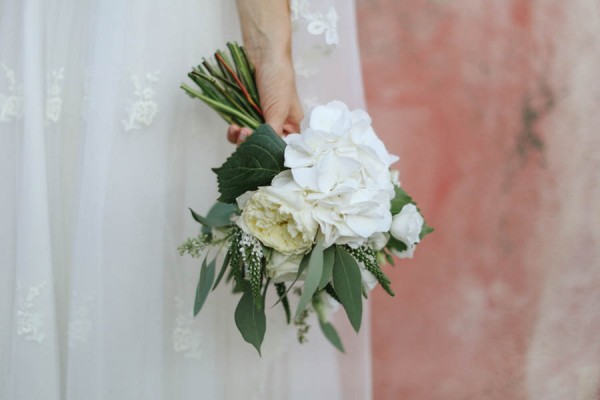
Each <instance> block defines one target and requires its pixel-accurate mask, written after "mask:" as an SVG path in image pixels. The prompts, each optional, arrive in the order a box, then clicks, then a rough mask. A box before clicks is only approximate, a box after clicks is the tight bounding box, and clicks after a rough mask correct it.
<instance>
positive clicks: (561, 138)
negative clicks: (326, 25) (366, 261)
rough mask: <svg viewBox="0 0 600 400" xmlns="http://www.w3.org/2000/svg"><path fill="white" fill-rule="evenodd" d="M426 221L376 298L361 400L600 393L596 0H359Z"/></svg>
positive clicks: (370, 68)
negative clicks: (367, 396) (369, 388)
mask: <svg viewBox="0 0 600 400" xmlns="http://www.w3.org/2000/svg"><path fill="white" fill-rule="evenodd" d="M358 19H359V29H360V42H361V50H362V59H363V70H364V77H365V84H366V91H367V100H368V104H369V109H370V112H371V114H372V115H373V118H374V124H375V127H376V128H377V130H378V133H379V134H380V135H381V136H382V137H383V138H384V140H385V141H386V143H388V146H389V147H390V148H391V150H392V151H393V152H395V153H396V154H399V155H400V156H401V161H400V162H399V167H400V169H401V180H402V183H403V185H404V186H405V187H406V189H407V190H408V191H409V192H410V193H411V194H413V195H414V197H415V198H416V199H417V200H418V201H419V205H420V207H421V208H422V210H423V211H424V213H425V215H426V216H427V217H428V220H429V222H430V224H431V225H433V226H435V227H436V228H437V231H436V232H435V233H434V234H433V235H431V236H429V237H428V238H427V240H426V241H425V242H424V243H423V244H422V246H421V247H420V248H419V249H418V250H417V254H416V258H415V259H414V260H412V261H404V262H401V263H399V264H398V265H397V267H396V268H395V269H394V270H393V271H392V272H391V277H392V280H393V282H394V288H395V290H396V293H397V295H396V297H395V298H389V297H387V295H385V293H384V292H383V291H381V290H378V291H377V292H376V293H375V294H374V301H373V310H374V311H373V351H374V371H373V374H374V386H375V399H378V400H379V399H409V400H437V399H440V400H442V399H443V400H448V399H449V400H455V399H456V400H460V399H465V400H468V399H478V400H479V399H492V400H494V399H515V400H518V399H536V400H537V399H540V400H553V399H561V400H562V399H565V400H567V399H568V400H570V399H581V400H588V399H589V400H591V399H594V400H597V399H598V398H600V391H599V387H600V78H599V76H600V2H598V1H596V0H569V1H564V0H490V1H474V0H437V1H434V0H429V1H428V0H402V1H395V0H358Z"/></svg>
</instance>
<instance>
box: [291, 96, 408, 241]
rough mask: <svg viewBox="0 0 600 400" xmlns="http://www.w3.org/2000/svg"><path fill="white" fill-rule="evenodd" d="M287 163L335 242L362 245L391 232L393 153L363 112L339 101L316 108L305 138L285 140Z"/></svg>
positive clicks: (304, 131) (294, 136)
mask: <svg viewBox="0 0 600 400" xmlns="http://www.w3.org/2000/svg"><path fill="white" fill-rule="evenodd" d="M285 141H286V143H287V147H286V149H285V165H286V166H287V167H289V168H290V169H291V172H292V175H293V179H294V181H295V182H296V183H297V184H298V185H299V186H300V187H302V188H303V189H304V190H305V191H306V196H307V201H308V203H309V204H311V205H312V207H313V217H314V219H315V220H316V221H317V222H318V223H319V226H320V228H321V231H322V232H323V234H324V236H325V243H324V245H325V246H326V247H328V246H330V245H332V244H334V243H335V244H362V243H364V242H365V241H366V240H367V239H368V238H369V237H370V236H372V235H373V234H374V233H377V232H387V231H388V230H389V228H390V224H391V221H392V216H391V213H390V201H391V200H392V199H393V198H394V186H393V184H392V178H391V176H390V171H389V166H390V165H391V164H392V163H394V162H395V161H396V160H397V159H398V158H397V157H396V156H393V155H390V154H389V153H388V152H387V150H386V148H385V146H384V145H383V143H382V142H381V140H379V138H378V137H377V135H375V132H374V131H373V129H372V128H371V118H370V117H369V116H368V114H367V113H366V112H365V111H363V110H355V111H349V110H348V108H347V107H346V105H345V104H343V103H341V102H339V101H334V102H331V103H328V104H326V105H324V106H317V107H315V108H313V109H312V110H311V112H310V113H309V114H308V115H307V117H306V118H305V119H304V120H303V122H302V129H301V133H300V134H292V135H288V136H287V137H286V138H285Z"/></svg>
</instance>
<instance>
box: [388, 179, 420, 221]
mask: <svg viewBox="0 0 600 400" xmlns="http://www.w3.org/2000/svg"><path fill="white" fill-rule="evenodd" d="M394 189H395V190H396V196H395V197H394V199H393V200H392V205H391V207H392V208H391V211H392V215H396V214H398V213H399V212H400V210H402V207H404V206H405V205H407V204H410V203H412V204H414V203H415V202H414V201H413V199H412V197H410V196H409V195H408V194H407V193H406V192H405V191H404V189H402V188H401V187H398V186H394Z"/></svg>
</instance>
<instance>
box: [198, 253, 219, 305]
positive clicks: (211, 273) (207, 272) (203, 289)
mask: <svg viewBox="0 0 600 400" xmlns="http://www.w3.org/2000/svg"><path fill="white" fill-rule="evenodd" d="M207 257H208V256H207ZM207 257H205V258H204V261H203V262H202V268H201V271H200V279H199V280H198V286H197V287H196V299H195V301H194V317H195V316H196V315H198V313H199V312H200V310H201V309H202V306H203V305H204V302H205V301H206V298H207V297H208V293H210V288H211V286H212V284H213V281H214V279H215V263H216V259H214V260H212V261H211V262H210V263H208V264H206V258H207Z"/></svg>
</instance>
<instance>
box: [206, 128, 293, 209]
mask: <svg viewBox="0 0 600 400" xmlns="http://www.w3.org/2000/svg"><path fill="white" fill-rule="evenodd" d="M284 150H285V142H284V141H283V139H281V138H280V137H279V136H277V133H275V131H274V130H273V128H271V127H270V126H269V125H267V124H263V125H261V126H259V127H258V128H257V129H256V131H255V132H254V133H253V134H252V135H250V136H249V137H248V139H246V140H245V141H244V142H243V143H242V144H241V145H240V146H239V147H238V148H237V150H236V151H235V152H234V153H233V154H232V155H231V156H230V157H229V158H228V159H227V161H225V163H224V164H223V165H222V166H221V167H220V168H214V169H213V171H214V172H215V173H216V174H217V180H218V182H219V192H220V193H221V197H219V201H221V202H223V203H235V200H236V199H237V198H238V196H240V195H242V194H244V193H246V192H247V191H250V190H256V189H257V188H258V187H259V186H267V185H269V184H270V183H271V181H272V180H273V178H274V177H275V176H276V175H277V174H278V173H280V172H281V171H283V170H284V169H285V167H284V165H283V161H284Z"/></svg>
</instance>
